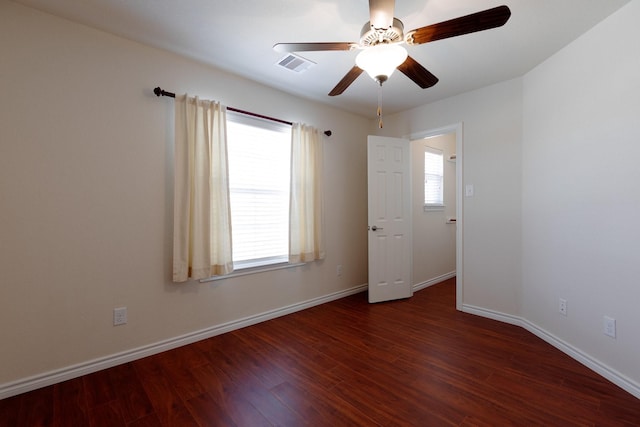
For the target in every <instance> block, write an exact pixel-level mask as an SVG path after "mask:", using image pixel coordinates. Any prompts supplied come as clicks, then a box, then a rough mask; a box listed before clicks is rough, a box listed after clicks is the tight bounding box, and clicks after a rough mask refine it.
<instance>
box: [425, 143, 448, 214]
mask: <svg viewBox="0 0 640 427" xmlns="http://www.w3.org/2000/svg"><path fill="white" fill-rule="evenodd" d="M423 166H424V210H425V211H442V210H444V208H445V205H444V152H443V151H442V150H439V149H437V148H433V147H429V146H427V145H425V147H424V163H423ZM434 181H435V182H436V183H439V186H438V187H439V188H438V194H434V191H433V190H434V188H433V187H431V188H429V187H428V186H427V183H428V182H434ZM430 190H432V191H430Z"/></svg>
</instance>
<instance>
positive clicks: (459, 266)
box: [403, 122, 464, 311]
mask: <svg viewBox="0 0 640 427" xmlns="http://www.w3.org/2000/svg"><path fill="white" fill-rule="evenodd" d="M462 130H463V126H462V122H459V123H455V124H452V125H449V126H443V127H441V128H437V129H431V130H427V131H423V132H416V133H412V134H411V135H409V136H404V137H403V138H407V139H409V140H410V141H413V140H415V139H423V138H428V137H430V136H437V135H444V134H448V133H455V134H456V309H457V310H460V311H462V302H463V298H462V295H463V291H464V259H463V254H464V250H463V249H464V246H463V245H464V217H463V212H464V209H463V206H462V203H463V201H464V198H463V197H462V195H463V194H464V193H463V191H462V188H463V187H462V178H463V174H462V171H463V167H462V162H463V158H464V156H463V148H464V145H463V134H462Z"/></svg>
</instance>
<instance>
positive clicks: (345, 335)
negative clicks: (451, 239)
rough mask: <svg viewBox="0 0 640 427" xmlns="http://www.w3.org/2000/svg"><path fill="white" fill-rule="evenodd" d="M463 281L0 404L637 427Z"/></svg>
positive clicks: (148, 417)
mask: <svg viewBox="0 0 640 427" xmlns="http://www.w3.org/2000/svg"><path fill="white" fill-rule="evenodd" d="M454 292H455V282H454V280H449V281H446V282H443V283H441V284H438V285H435V286H432V287H430V288H427V289H424V290H422V291H419V292H417V293H416V294H415V296H414V297H413V298H411V299H409V300H405V301H396V302H388V303H381V304H375V305H370V304H368V303H367V301H366V294H365V293H361V294H358V295H354V296H350V297H347V298H344V299H341V300H339V301H334V302H331V303H328V304H324V305H322V306H318V307H314V308H311V309H308V310H305V311H303V312H298V313H294V314H291V315H288V316H285V317H281V318H278V319H274V320H271V321H268V322H264V323H262V324H259V325H255V326H251V327H248V328H245V329H241V330H238V331H234V332H230V333H227V334H224V335H220V336H217V337H214V338H211V339H208V340H204V341H201V342H198V343H195V344H192V345H189V346H185V347H182V348H179V349H176V350H172V351H168V352H165V353H162V354H158V355H155V356H151V357H147V358H145V359H141V360H138V361H135V362H132V363H127V364H124V365H121V366H117V367H115V368H111V369H108V370H104V371H101V372H97V373H94V374H90V375H86V376H84V377H81V378H77V379H74V380H70V381H67V382H64V383H60V384H56V385H54V386H50V387H46V388H42V389H39V390H35V391H33V392H30V393H25V394H22V395H19V396H15V397H11V398H8V399H4V400H1V401H0V426H11V427H14V426H41V425H42V426H65V427H66V426H109V427H113V426H136V427H141V426H271V425H274V426H275V425H281V426H303V425H310V426H332V427H333V426H452V425H453V426H508V425H518V426H639V425H640V400H638V399H636V398H635V397H633V396H632V395H630V394H628V393H626V392H625V391H623V390H621V389H620V388H618V387H617V386H615V385H613V384H611V383H610V382H609V381H607V380H605V379H604V378H602V377H600V376H598V375H597V374H595V373H593V372H592V371H590V370H589V369H587V368H586V367H584V366H582V365H581V364H579V363H578V362H576V361H574V360H572V359H571V358H569V357H568V356H566V355H564V354H563V353H561V352H560V351H558V350H556V349H555V348H553V347H552V346H550V345H548V344H546V343H545V342H543V341H542V340H540V339H539V338H537V337H535V336H534V335H532V334H530V333H528V332H526V331H525V330H524V329H522V328H519V327H516V326H511V325H505V324H502V323H499V322H496V321H492V320H488V319H483V318H479V317H476V316H473V315H469V314H465V313H460V312H457V311H456V310H455V308H454V306H455V301H454V300H455V295H454Z"/></svg>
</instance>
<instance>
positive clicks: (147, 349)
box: [0, 284, 367, 399]
mask: <svg viewBox="0 0 640 427" xmlns="http://www.w3.org/2000/svg"><path fill="white" fill-rule="evenodd" d="M366 290H367V285H366V284H365V285H360V286H355V287H353V288H349V289H345V290H342V291H338V292H334V293H331V294H328V295H324V296H321V297H317V298H312V299H310V300H307V301H303V302H299V303H296V304H291V305H288V306H286V307H281V308H278V309H275V310H270V311H266V312H264V313H260V314H256V315H254V316H249V317H245V318H243V319H238V320H234V321H231V322H227V323H223V324H220V325H216V326H212V327H210V328H206V329H202V330H199V331H195V332H191V333H189V334H185V335H182V336H178V337H175V338H170V339H168V340H164V341H160V342H157V343H154V344H150V345H146V346H142V347H138V348H135V349H132V350H127V351H124V352H121V353H116V354H113V355H110V356H106V357H101V358H99V359H94V360H90V361H87V362H83V363H80V364H77V365H73V366H68V367H66V368H62V369H57V370H55V371H50V372H46V373H44V374H40V375H35V376H32V377H29V378H25V379H21V380H18V381H14V382H10V383H5V384H0V399H4V398H7V397H11V396H15V395H18V394H21V393H26V392H28V391H31V390H35V389H38V388H41V387H46V386H49V385H52V384H56V383H59V382H62V381H66V380H70V379H73V378H77V377H80V376H82V375H86V374H90V373H93V372H97V371H100V370H103V369H107V368H111V367H113V366H117V365H120V364H123V363H127V362H131V361H134V360H137V359H142V358H143V357H147V356H151V355H153V354H157V353H161V352H163V351H167V350H171V349H174V348H177V347H181V346H183V345H187V344H191V343H194V342H197V341H200V340H203V339H207V338H211V337H214V336H216V335H220V334H223V333H225V332H230V331H234V330H236V329H240V328H244V327H246V326H251V325H255V324H257V323H260V322H264V321H267V320H271V319H275V318H276V317H280V316H284V315H287V314H291V313H295V312H296V311H301V310H304V309H307V308H310V307H314V306H316V305H320V304H324V303H327V302H330V301H334V300H337V299H340V298H344V297H346V296H349V295H353V294H357V293H359V292H363V291H366Z"/></svg>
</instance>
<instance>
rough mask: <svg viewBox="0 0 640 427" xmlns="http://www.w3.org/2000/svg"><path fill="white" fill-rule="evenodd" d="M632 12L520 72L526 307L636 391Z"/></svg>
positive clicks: (637, 227)
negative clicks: (609, 320)
mask: <svg viewBox="0 0 640 427" xmlns="http://www.w3.org/2000/svg"><path fill="white" fill-rule="evenodd" d="M638 17H640V1H638V0H634V1H631V2H630V3H629V4H628V5H626V6H624V7H622V8H621V9H620V10H619V11H618V12H616V13H614V14H613V15H612V16H611V17H609V18H608V19H606V20H605V21H603V22H602V23H600V24H598V25H597V26H596V27H594V28H593V29H592V30H590V31H589V32H588V33H586V34H585V35H583V36H582V37H580V38H579V39H578V40H576V41H575V42H573V43H572V44H570V45H568V46H567V47H566V48H565V49H563V50H562V51H560V52H558V54H556V55H554V56H553V57H551V58H549V59H548V60H547V61H545V62H544V63H543V64H541V65H540V66H539V67H537V68H536V69H534V70H533V71H532V72H530V73H528V74H527V75H526V76H525V79H524V101H525V102H524V117H525V121H524V132H523V156H522V158H523V164H522V166H523V231H522V234H523V297H524V298H523V302H524V307H523V313H524V315H525V316H526V318H527V319H529V320H530V321H531V322H534V323H535V324H537V325H539V326H540V327H541V328H543V329H544V330H546V331H547V332H549V333H550V334H552V335H554V336H556V337H558V339H560V340H563V341H564V342H566V343H567V345H568V346H571V347H573V348H575V349H578V353H580V352H583V353H585V354H587V355H589V356H590V357H591V358H593V359H594V360H595V361H599V363H601V364H602V365H604V366H608V367H610V368H611V369H612V370H614V371H615V372H618V373H619V374H620V376H621V379H619V380H618V381H617V382H618V384H620V385H622V386H624V387H626V388H627V389H629V387H635V390H636V396H638V397H640V339H639V337H640V334H639V331H638V327H639V326H640V311H639V310H638V301H640V282H639V279H638V278H639V277H640V262H639V260H640V250H639V242H640V223H639V222H638V218H639V216H640V191H638V187H637V185H638V182H640V167H638V159H639V158H640V119H639V113H640V83H639V80H638V76H640V55H639V54H638V47H637V43H638V40H640V27H639V26H638V22H637V21H638ZM560 298H564V299H566V300H567V301H568V304H567V307H568V310H567V316H562V315H560V314H559V313H558V300H559V299H560ZM604 316H610V317H613V318H615V319H616V321H617V337H616V338H615V339H614V338H611V337H608V336H606V335H604V333H603V317H604Z"/></svg>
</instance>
